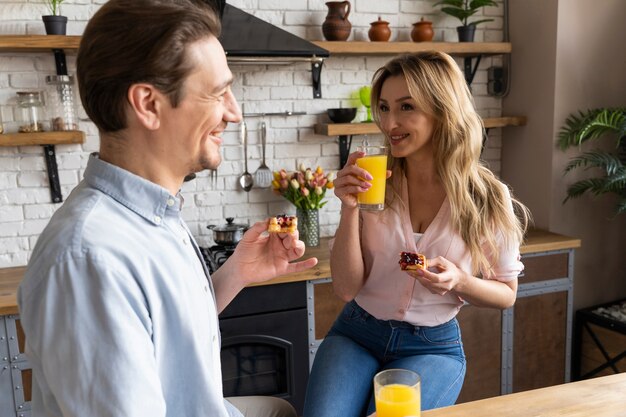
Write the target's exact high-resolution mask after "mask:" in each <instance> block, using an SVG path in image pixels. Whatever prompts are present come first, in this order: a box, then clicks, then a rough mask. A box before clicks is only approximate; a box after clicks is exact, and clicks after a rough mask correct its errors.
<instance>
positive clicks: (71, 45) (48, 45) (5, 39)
mask: <svg viewBox="0 0 626 417" xmlns="http://www.w3.org/2000/svg"><path fill="white" fill-rule="evenodd" d="M80 39H81V37H80V36H63V35H2V36H0V52H48V51H50V50H51V49H64V50H78V45H79V44H80Z"/></svg>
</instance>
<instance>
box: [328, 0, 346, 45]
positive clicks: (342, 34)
mask: <svg viewBox="0 0 626 417" xmlns="http://www.w3.org/2000/svg"><path fill="white" fill-rule="evenodd" d="M326 6H327V7H328V14H327V15H326V20H324V23H322V33H323V34H324V38H326V40H328V41H345V40H346V39H348V36H350V31H351V30H352V24H351V23H350V21H349V20H348V16H349V15H350V2H349V1H329V2H327V3H326Z"/></svg>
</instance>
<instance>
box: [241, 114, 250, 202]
mask: <svg viewBox="0 0 626 417" xmlns="http://www.w3.org/2000/svg"><path fill="white" fill-rule="evenodd" d="M239 134H240V137H241V141H242V142H243V163H244V171H243V174H241V176H240V177H239V185H240V186H241V188H242V189H243V190H244V191H246V192H248V191H250V189H251V188H252V185H253V184H254V179H253V178H252V175H250V173H249V172H248V128H247V126H246V122H244V121H243V120H242V121H241V125H240V129H239Z"/></svg>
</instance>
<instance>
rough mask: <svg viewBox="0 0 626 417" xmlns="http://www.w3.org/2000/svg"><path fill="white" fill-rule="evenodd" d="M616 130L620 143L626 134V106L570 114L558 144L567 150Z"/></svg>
mask: <svg viewBox="0 0 626 417" xmlns="http://www.w3.org/2000/svg"><path fill="white" fill-rule="evenodd" d="M611 132H616V133H617V135H618V143H619V141H620V140H621V138H622V137H623V136H624V135H625V134H626V108H606V109H604V108H599V109H591V110H587V111H586V112H584V113H583V112H582V111H579V112H578V115H576V114H570V115H569V116H568V117H567V119H566V120H565V123H564V125H563V126H562V127H561V129H560V131H559V133H558V139H557V146H558V147H559V148H560V149H561V150H565V149H567V148H569V147H571V146H575V145H580V144H581V143H582V142H584V141H587V140H589V139H597V138H599V137H600V136H602V135H603V134H605V133H611Z"/></svg>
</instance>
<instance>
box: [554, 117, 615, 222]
mask: <svg viewBox="0 0 626 417" xmlns="http://www.w3.org/2000/svg"><path fill="white" fill-rule="evenodd" d="M606 137H613V138H614V140H615V147H614V148H613V150H608V151H607V150H603V149H600V148H594V149H592V150H590V151H587V152H582V153H581V154H580V155H578V156H576V157H574V158H572V159H571V160H570V161H569V163H568V164H567V166H566V167H565V170H564V171H565V173H566V174H567V173H568V172H570V171H572V170H574V169H577V168H582V169H585V170H587V169H590V168H596V169H597V172H598V175H597V176H594V177H591V178H587V179H583V180H580V181H577V182H575V183H574V184H571V185H570V186H569V187H568V188H567V197H566V198H565V200H563V203H565V202H566V201H567V200H569V199H570V198H575V197H580V196H581V195H583V194H584V193H585V192H587V191H590V192H592V193H593V194H595V195H601V194H609V193H611V194H616V195H617V197H618V202H617V207H616V214H623V213H626V107H622V108H597V109H591V110H587V111H586V112H581V111H579V112H578V114H570V115H569V116H568V117H567V119H566V120H565V124H564V125H563V127H561V130H560V131H559V134H558V140H557V146H558V147H559V148H560V149H561V150H566V149H568V148H570V147H572V146H579V147H582V144H583V142H586V141H595V140H598V139H601V138H606Z"/></svg>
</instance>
